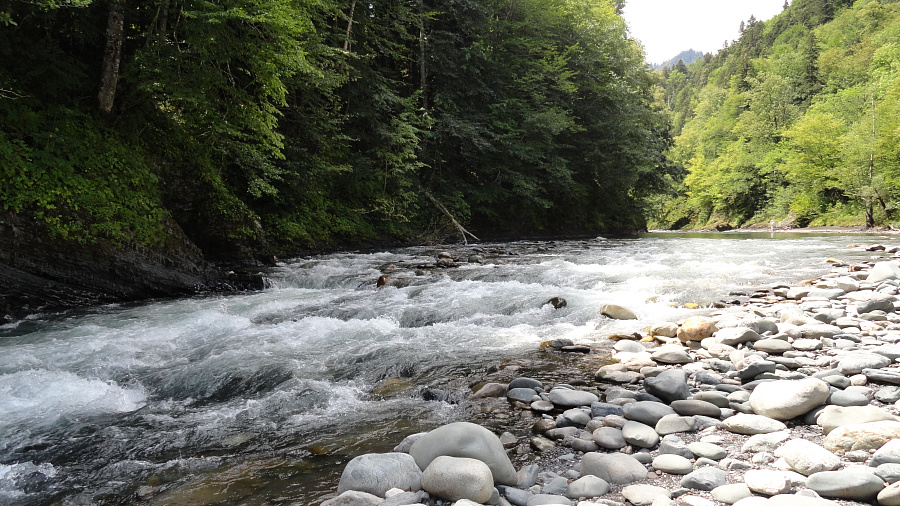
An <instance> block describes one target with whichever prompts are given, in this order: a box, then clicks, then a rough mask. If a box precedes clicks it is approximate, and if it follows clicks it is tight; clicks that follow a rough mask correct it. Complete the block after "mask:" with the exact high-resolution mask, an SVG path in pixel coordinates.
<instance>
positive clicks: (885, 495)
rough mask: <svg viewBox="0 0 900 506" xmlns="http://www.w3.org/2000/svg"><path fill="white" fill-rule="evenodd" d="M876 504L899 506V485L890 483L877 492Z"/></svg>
mask: <svg viewBox="0 0 900 506" xmlns="http://www.w3.org/2000/svg"><path fill="white" fill-rule="evenodd" d="M877 499H878V504H879V505H880V506H900V483H897V482H895V483H892V484H891V485H890V486H888V487H885V488H884V489H883V490H882V491H881V492H878V497H877Z"/></svg>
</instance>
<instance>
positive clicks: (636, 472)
mask: <svg viewBox="0 0 900 506" xmlns="http://www.w3.org/2000/svg"><path fill="white" fill-rule="evenodd" d="M581 474H582V475H588V474H590V475H594V476H596V477H598V478H602V479H603V480H605V481H606V482H607V483H611V484H619V485H621V484H625V483H632V482H635V481H638V480H643V479H644V478H646V477H647V469H646V468H645V467H644V465H643V464H641V463H640V462H638V460H637V459H635V458H634V457H632V456H631V455H625V454H623V453H596V452H594V453H586V454H585V455H584V457H582V458H581Z"/></svg>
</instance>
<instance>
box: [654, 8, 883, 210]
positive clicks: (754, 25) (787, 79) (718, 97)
mask: <svg viewBox="0 0 900 506" xmlns="http://www.w3.org/2000/svg"><path fill="white" fill-rule="evenodd" d="M898 40H900V2H897V1H895V0H857V1H856V2H853V1H852V0H794V1H793V2H792V3H791V5H790V6H789V7H787V8H786V9H785V11H784V12H782V13H781V14H779V15H778V16H776V17H775V18H773V19H771V20H769V21H766V22H756V21H755V20H751V22H750V23H748V24H746V25H745V26H744V29H743V33H742V36H741V38H740V40H738V41H737V42H735V43H734V44H732V45H731V46H730V47H728V48H726V49H725V50H723V51H721V52H719V53H718V54H716V55H715V56H712V55H706V57H705V58H704V59H703V60H700V61H697V62H695V63H694V64H692V65H689V66H684V65H682V66H676V68H674V69H671V70H667V71H666V72H665V84H664V88H665V91H664V95H665V102H666V104H667V107H668V108H669V109H670V111H671V113H672V115H673V128H674V131H675V134H676V138H675V145H674V147H673V149H672V150H671V153H670V156H671V158H672V159H673V160H674V161H675V162H676V163H678V164H681V165H683V166H684V167H686V168H687V170H688V171H689V174H688V175H687V177H686V178H685V179H684V180H683V185H682V186H681V187H680V193H681V196H680V197H679V198H677V199H675V200H674V201H672V200H669V201H667V202H665V205H663V204H662V203H660V205H659V207H658V213H657V216H656V219H657V220H658V222H659V224H660V225H663V226H686V225H693V226H700V227H703V226H741V225H752V224H760V223H768V222H769V220H770V219H774V220H776V221H778V222H780V223H782V224H783V225H864V224H865V225H867V226H872V225H878V224H890V223H893V222H895V221H896V220H897V218H898V216H897V213H896V209H897V207H898V204H900V142H898V141H900V139H898V135H900V129H898V127H900V116H898V112H900V111H898V107H900V105H898V104H900V102H898V98H900V43H898ZM672 183H673V187H675V188H676V189H678V188H679V184H681V182H680V181H674V180H673V182H672Z"/></svg>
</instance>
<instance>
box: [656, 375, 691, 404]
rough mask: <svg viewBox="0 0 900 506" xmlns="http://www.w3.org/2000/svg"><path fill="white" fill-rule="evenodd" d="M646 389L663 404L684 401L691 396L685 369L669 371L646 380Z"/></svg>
mask: <svg viewBox="0 0 900 506" xmlns="http://www.w3.org/2000/svg"><path fill="white" fill-rule="evenodd" d="M644 389H645V390H647V393H649V394H650V395H654V396H656V397H659V398H660V399H661V400H662V401H663V402H672V401H677V400H684V399H687V398H688V397H690V395H691V390H690V388H688V385H687V373H686V372H685V371H684V370H683V369H669V370H666V371H663V372H662V373H660V374H659V375H658V376H656V377H653V378H647V379H645V380H644Z"/></svg>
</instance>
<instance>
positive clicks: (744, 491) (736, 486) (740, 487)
mask: <svg viewBox="0 0 900 506" xmlns="http://www.w3.org/2000/svg"><path fill="white" fill-rule="evenodd" d="M711 494H712V496H713V499H715V500H717V501H719V502H722V503H725V504H734V503H736V502H738V501H740V500H741V499H743V498H745V497H751V496H752V495H753V492H751V491H750V487H748V486H747V484H746V483H732V484H730V485H722V486H720V487H716V488H714V489H712V492H711Z"/></svg>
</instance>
